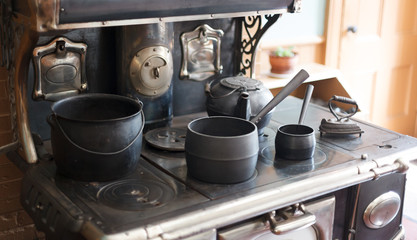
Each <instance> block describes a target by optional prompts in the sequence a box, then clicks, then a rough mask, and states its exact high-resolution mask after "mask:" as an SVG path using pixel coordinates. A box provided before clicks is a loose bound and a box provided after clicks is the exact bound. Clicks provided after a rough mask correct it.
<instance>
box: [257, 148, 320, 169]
mask: <svg viewBox="0 0 417 240" xmlns="http://www.w3.org/2000/svg"><path fill="white" fill-rule="evenodd" d="M261 157H262V159H263V160H266V161H269V162H273V163H274V166H275V167H276V168H277V169H279V170H283V171H284V172H285V173H286V174H290V175H294V174H299V173H304V172H308V171H312V170H314V169H316V168H318V167H319V166H320V165H321V164H323V163H324V162H325V161H326V160H327V156H326V154H325V153H324V152H323V151H322V150H321V149H319V148H316V149H315V151H314V155H313V157H312V158H310V159H306V160H288V159H282V158H275V146H268V147H265V148H263V149H262V150H261Z"/></svg>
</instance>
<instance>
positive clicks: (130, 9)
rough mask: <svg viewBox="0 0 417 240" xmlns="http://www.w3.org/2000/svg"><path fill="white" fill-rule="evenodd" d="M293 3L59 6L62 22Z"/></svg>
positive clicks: (245, 0) (189, 0) (177, 0)
mask: <svg viewBox="0 0 417 240" xmlns="http://www.w3.org/2000/svg"><path fill="white" fill-rule="evenodd" d="M292 4H293V0H262V1H256V2H254V1H250V0H228V1H220V0H215V1H205V0H185V1H182V0H172V1H165V0H140V1H138V0H122V1H114V0H94V1H83V0H63V1H60V5H59V6H57V9H63V10H62V11H60V12H59V21H60V23H76V22H90V21H94V22H97V21H111V20H124V19H144V18H165V17H174V16H182V17H183V16H190V15H202V14H206V15H209V14H220V13H230V14H232V13H239V12H249V11H251V12H256V11H262V10H275V9H284V10H287V9H288V8H289V7H291V6H292ZM290 11H291V9H290Z"/></svg>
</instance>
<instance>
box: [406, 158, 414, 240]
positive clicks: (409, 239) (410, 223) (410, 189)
mask: <svg viewBox="0 0 417 240" xmlns="http://www.w3.org/2000/svg"><path fill="white" fill-rule="evenodd" d="M403 226H404V229H405V240H417V161H413V162H412V163H411V164H410V169H409V170H408V172H407V183H406V190H405V199H404V210H403Z"/></svg>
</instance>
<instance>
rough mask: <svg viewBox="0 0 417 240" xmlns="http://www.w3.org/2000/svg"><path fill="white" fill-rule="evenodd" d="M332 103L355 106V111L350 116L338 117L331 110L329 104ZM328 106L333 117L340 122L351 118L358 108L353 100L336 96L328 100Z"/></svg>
mask: <svg viewBox="0 0 417 240" xmlns="http://www.w3.org/2000/svg"><path fill="white" fill-rule="evenodd" d="M332 101H336V102H341V103H346V104H351V105H354V106H355V109H354V111H353V112H352V113H350V114H347V115H344V116H342V115H339V114H338V113H336V112H335V110H334V109H333V107H332V104H331V103H332ZM328 106H329V110H330V112H331V113H332V114H333V116H335V117H336V119H337V121H340V120H342V119H344V118H346V119H348V118H350V117H352V116H353V115H355V114H356V112H357V111H358V108H359V106H358V104H357V103H356V101H355V100H354V99H351V98H347V97H341V96H336V95H334V96H333V97H332V98H330V100H329V102H328Z"/></svg>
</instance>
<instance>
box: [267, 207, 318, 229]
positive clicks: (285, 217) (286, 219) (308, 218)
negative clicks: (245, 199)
mask: <svg viewBox="0 0 417 240" xmlns="http://www.w3.org/2000/svg"><path fill="white" fill-rule="evenodd" d="M300 212H301V214H300ZM276 217H280V218H281V220H277V219H276ZM268 221H269V224H270V230H271V232H272V233H273V234H276V235H281V234H285V233H288V232H291V231H295V230H299V229H302V228H307V227H310V226H311V225H313V224H315V223H316V216H315V215H314V214H312V213H310V212H307V211H305V209H304V206H303V205H302V204H301V205H296V206H295V208H294V206H293V207H290V208H289V210H288V209H286V210H284V211H280V212H278V213H277V214H275V211H273V212H270V213H269V214H268Z"/></svg>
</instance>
